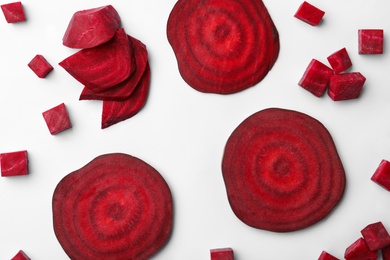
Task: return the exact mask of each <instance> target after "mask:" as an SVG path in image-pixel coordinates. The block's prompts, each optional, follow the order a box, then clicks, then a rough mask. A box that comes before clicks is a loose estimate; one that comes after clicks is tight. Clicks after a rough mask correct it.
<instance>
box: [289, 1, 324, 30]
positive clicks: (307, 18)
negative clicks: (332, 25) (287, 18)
mask: <svg viewBox="0 0 390 260" xmlns="http://www.w3.org/2000/svg"><path fill="white" fill-rule="evenodd" d="M324 15H325V12H324V11H322V10H320V9H318V8H317V7H315V6H314V5H312V4H309V3H308V2H306V1H304V2H303V3H302V4H301V5H300V6H299V8H298V10H297V12H296V13H295V15H294V16H295V17H296V18H298V19H300V20H302V21H304V22H306V23H308V24H310V25H313V26H316V25H318V24H319V23H320V21H321V20H322V17H323V16H324Z"/></svg>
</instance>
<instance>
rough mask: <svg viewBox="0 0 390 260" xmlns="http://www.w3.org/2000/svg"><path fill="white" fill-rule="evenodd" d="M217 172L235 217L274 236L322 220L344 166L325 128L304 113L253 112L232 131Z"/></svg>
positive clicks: (338, 190)
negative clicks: (224, 186)
mask: <svg viewBox="0 0 390 260" xmlns="http://www.w3.org/2000/svg"><path fill="white" fill-rule="evenodd" d="M325 158H326V159H325ZM222 173H223V178H224V181H225V185H226V191H227V196H228V199H229V203H230V205H231V207H232V210H233V212H234V213H235V214H236V216H237V217H238V218H239V219H240V220H242V221H243V222H244V223H246V224H247V225H249V226H252V227H255V228H260V229H266V230H270V231H276V232H287V231H294V230H299V229H303V228H305V227H308V226H310V225H313V224H314V223H316V222H318V221H320V220H322V219H323V218H324V217H325V216H327V215H328V214H329V213H330V212H331V211H332V210H333V209H334V207H335V206H336V205H337V204H338V203H339V201H340V199H341V197H342V195H343V193H344V187H345V173H344V169H343V165H342V163H341V160H340V158H339V156H338V153H337V150H336V147H335V145H334V142H333V139H332V137H331V135H330V134H329V132H328V131H327V129H326V128H325V127H324V126H323V125H322V124H321V123H320V122H319V121H317V120H316V119H314V118H312V117H310V116H308V115H306V114H303V113H300V112H297V111H292V110H285V109H279V108H270V109H265V110H262V111H260V112H257V113H255V114H253V115H252V116H250V117H248V118H247V119H245V120H244V121H243V122H242V123H241V124H240V125H239V126H238V127H237V128H236V129H235V130H234V131H233V133H232V134H231V136H230V137H229V139H228V141H227V143H226V146H225V152H224V155H223V161H222Z"/></svg>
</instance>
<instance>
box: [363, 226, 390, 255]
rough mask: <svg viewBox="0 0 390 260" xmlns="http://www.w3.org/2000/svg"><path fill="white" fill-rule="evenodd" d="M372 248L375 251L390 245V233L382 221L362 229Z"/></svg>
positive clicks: (368, 244)
mask: <svg viewBox="0 0 390 260" xmlns="http://www.w3.org/2000/svg"><path fill="white" fill-rule="evenodd" d="M361 233H362V235H363V238H364V240H365V241H366V243H367V246H368V247H369V248H370V250H372V251H375V250H379V249H382V248H384V247H386V246H389V245H390V235H389V233H388V232H387V230H386V228H385V227H384V225H383V223H382V222H375V223H372V224H370V225H368V226H366V227H365V228H364V229H362V231H361Z"/></svg>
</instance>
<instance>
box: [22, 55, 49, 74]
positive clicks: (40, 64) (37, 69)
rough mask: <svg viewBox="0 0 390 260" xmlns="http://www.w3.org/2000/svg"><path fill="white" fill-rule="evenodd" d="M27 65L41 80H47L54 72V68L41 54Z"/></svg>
mask: <svg viewBox="0 0 390 260" xmlns="http://www.w3.org/2000/svg"><path fill="white" fill-rule="evenodd" d="M27 65H28V67H29V68H30V69H31V70H32V71H33V72H34V73H35V74H36V75H37V76H38V77H39V78H45V77H46V76H47V74H49V72H50V71H52V70H53V66H52V65H51V64H50V63H49V62H48V61H47V60H46V59H45V57H43V56H42V55H41V54H37V55H35V57H34V58H33V59H32V60H31V61H30V62H29V63H28V64H27Z"/></svg>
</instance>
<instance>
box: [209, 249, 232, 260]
mask: <svg viewBox="0 0 390 260" xmlns="http://www.w3.org/2000/svg"><path fill="white" fill-rule="evenodd" d="M210 257H211V260H234V252H233V249H231V248H229V247H227V248H217V249H211V250H210Z"/></svg>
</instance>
